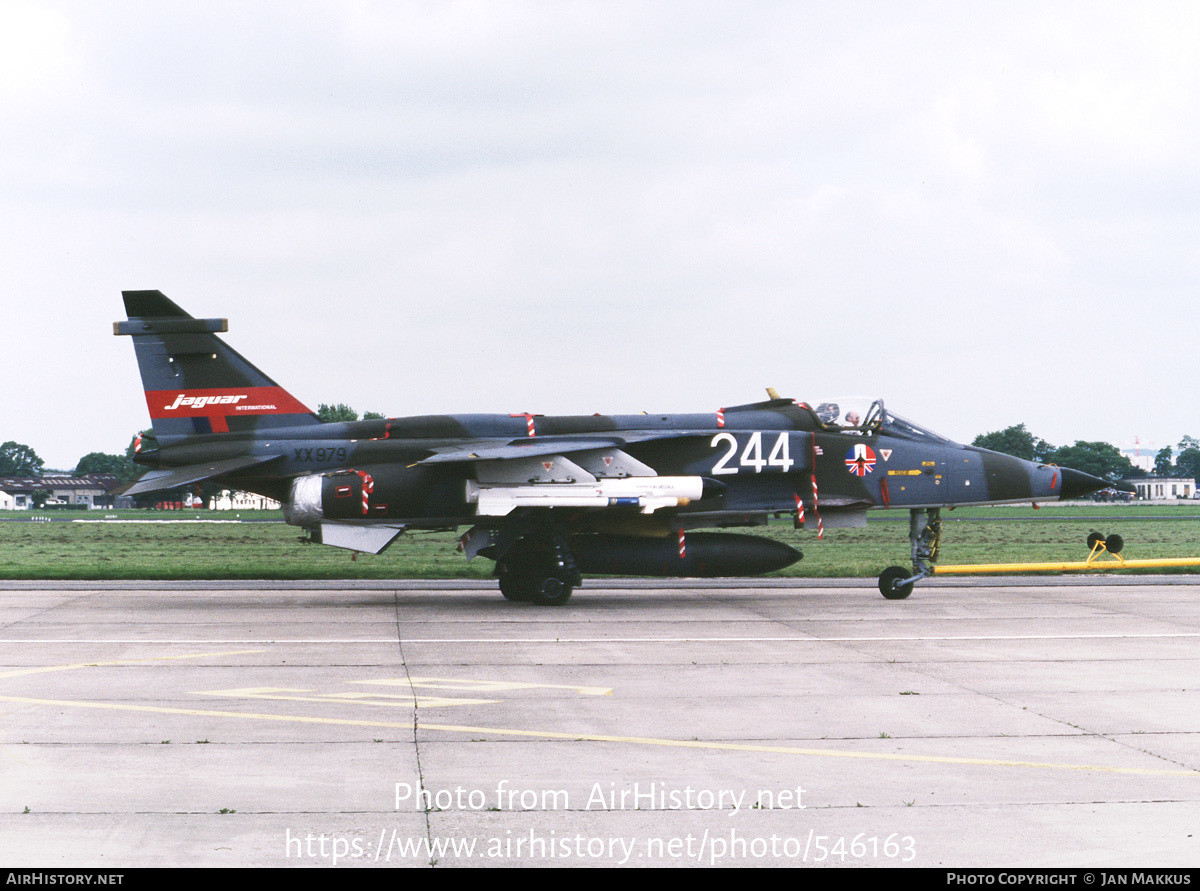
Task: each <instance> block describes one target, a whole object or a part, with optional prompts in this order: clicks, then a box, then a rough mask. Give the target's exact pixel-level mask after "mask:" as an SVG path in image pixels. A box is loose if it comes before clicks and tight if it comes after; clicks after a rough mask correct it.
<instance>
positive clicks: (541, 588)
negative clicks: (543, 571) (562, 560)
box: [529, 575, 574, 606]
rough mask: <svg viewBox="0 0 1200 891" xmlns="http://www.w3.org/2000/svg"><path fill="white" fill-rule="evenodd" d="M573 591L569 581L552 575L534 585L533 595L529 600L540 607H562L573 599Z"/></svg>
mask: <svg viewBox="0 0 1200 891" xmlns="http://www.w3.org/2000/svg"><path fill="white" fill-rule="evenodd" d="M573 590H574V588H573V587H572V586H571V584H570V583H569V582H568V581H566V580H565V579H561V578H559V577H558V576H556V575H552V576H550V577H548V578H544V579H541V580H540V582H538V583H536V584H535V585H534V587H533V595H532V596H531V597H530V598H529V599H530V600H531V601H533V602H534V603H536V604H537V605H538V606H562V605H563V604H564V603H566V602H567V601H568V600H570V599H571V592H572V591H573Z"/></svg>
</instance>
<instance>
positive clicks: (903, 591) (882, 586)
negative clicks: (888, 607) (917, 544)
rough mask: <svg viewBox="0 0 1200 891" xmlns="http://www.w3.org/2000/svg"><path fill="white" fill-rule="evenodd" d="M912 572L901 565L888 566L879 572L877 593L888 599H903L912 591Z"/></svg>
mask: <svg viewBox="0 0 1200 891" xmlns="http://www.w3.org/2000/svg"><path fill="white" fill-rule="evenodd" d="M911 579H912V573H911V572H909V571H908V570H907V569H905V568H904V567H903V566H889V567H888V568H887V569H885V570H884V571H883V572H881V573H880V574H879V593H880V594H882V595H883V596H884V597H886V598H887V599H888V600H903V599H904V598H906V597H907V596H908V595H909V594H911V593H912V590H913V585H914V584H916V582H914V581H912V580H911Z"/></svg>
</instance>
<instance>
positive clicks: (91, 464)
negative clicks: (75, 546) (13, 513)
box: [0, 402, 385, 483]
mask: <svg viewBox="0 0 1200 891" xmlns="http://www.w3.org/2000/svg"><path fill="white" fill-rule="evenodd" d="M384 417H385V416H384V415H381V414H379V413H378V412H373V411H369V412H365V413H364V414H363V416H362V420H364V421H370V420H372V419H376V420H379V419H382V418H384ZM317 418H318V420H320V421H321V423H323V424H329V423H332V422H334V421H357V420H359V417H358V412H356V411H355V410H354V409H353V408H351V407H350V406H348V405H346V404H345V403H343V402H339V403H338V404H337V405H326V404H325V403H323V402H322V403H321V404H320V405H319V406H318V407H317ZM139 438H141V439H142V440H143V441H144V442H146V443H148V444H149V447H153V442H154V431H153V430H142V431H141V432H140V433H136V434H134V435H133V436H132V437H130V439H129V445H128V446H126V447H125V454H123V455H113V454H108V453H105V452H88V454H86V455H84V456H83V457H82V458H80V459H79V462H78V463H77V464H76V465H75V470H74V473H75V474H76V475H77V476H84V475H86V474H89V473H111V474H112V475H113V476H115V477H116V478H117V480H118V481H120V482H122V483H131V482H133V481H134V480H135V479H137V478H138V477H139V476H141V475H142V474H143V473H144V472H145V470H146V468H145V467H144V466H143V465H141V464H138V463H137V462H136V461H134V460H133V456H134V454H135V453H136V448H137V441H138V439H139ZM144 447H145V446H144ZM45 469H46V462H45V461H43V460H42V459H41V458H40V457H38V454H37V452H35V451H34V450H33V449H32V448H30V447H29V446H27V445H23V444H22V443H19V442H13V441H11V440H10V441H9V442H6V443H4V444H3V445H0V477H37V476H41V475H42V474H43V473H44V472H45Z"/></svg>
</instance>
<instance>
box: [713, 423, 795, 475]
mask: <svg viewBox="0 0 1200 891" xmlns="http://www.w3.org/2000/svg"><path fill="white" fill-rule="evenodd" d="M762 439H763V435H762V431H761V430H760V431H755V432H754V433H751V434H750V439H749V440H748V441H747V442H746V447H745V448H744V449H742V454H741V455H740V456H739V457H738V466H736V467H734V466H733V465H732V464H731V463H730V462H731V461H733V457H734V455H737V450H738V441H737V438H736V437H735V436H734V435H733V434H732V433H718V434H717V435H716V436H714V437H713V438H712V442H711V443H709V445H711V446H712V447H713V448H714V449H715V448H717V447H718V446H720V445H722V444H724V445H726V446H728V451H726V452H725V454H724V455H722V456H721V458H720V460H719V461H717V463H716V464H714V465H713V469H712V472H713V473H714V474H727V473H739V472H740V471H741V469H742V468H743V467H753V468H754V472H755V473H762V472H763V470H764V468H767V467H778V468H779V470H780V472H781V473H787V472H788V471H789V470H791V469H792V465H793V464H795V463H796V462H795V461H793V460H792V457H791V455H790V454H789V453H788V435H787V432H786V431H785V432H783V433H780V434H779V438H778V439H776V440H775V445H774V447H773V448H772V449H771V454H770V455H768V456H767V457H766V458H765V459H764V458H763V441H762Z"/></svg>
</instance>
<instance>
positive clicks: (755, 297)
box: [0, 0, 1200, 468]
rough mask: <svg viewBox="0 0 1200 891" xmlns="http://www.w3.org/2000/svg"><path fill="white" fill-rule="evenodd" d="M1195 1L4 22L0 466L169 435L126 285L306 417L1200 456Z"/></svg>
mask: <svg viewBox="0 0 1200 891" xmlns="http://www.w3.org/2000/svg"><path fill="white" fill-rule="evenodd" d="M1198 47H1200V5H1198V4H1195V3H1192V2H1179V3H1137V4H1132V3H1113V4H1106V3H1100V2H1081V3H1053V2H1044V0H1042V2H1036V3H1019V2H1005V3H966V2H945V3H917V2H910V3H903V4H897V3H888V2H880V3H854V2H836V3H835V2H792V3H767V2H762V3H754V2H737V3H714V2H708V3H695V2H680V3H665V2H664V3H617V2H597V3H587V2H574V3H568V2H540V3H517V2H490V3H455V2H443V0H439V2H429V3H405V2H388V3H361V2H360V3H350V2H344V3H332V2H330V3H320V2H316V3H305V2H290V3H282V2H275V3H254V2H244V0H239V2H235V3H218V2H209V0H206V2H203V3H194V4H189V3H182V2H172V3H169V4H164V3H159V2H148V3H124V2H106V3H92V2H79V3H68V2H46V3H26V2H21V0H0V120H2V121H3V125H2V130H0V132H2V134H3V136H2V138H0V153H2V154H0V201H2V202H3V212H2V214H0V227H2V228H0V258H2V259H3V264H2V266H0V269H2V271H3V279H2V280H0V287H2V288H3V292H4V310H5V317H6V320H7V322H8V325H7V326H6V327H7V331H6V335H7V336H6V337H5V338H4V340H3V346H2V347H0V357H2V358H0V362H2V363H3V364H2V365H0V370H2V371H3V375H4V380H5V384H4V387H3V391H2V395H0V441H3V440H8V439H13V440H16V441H18V442H22V443H25V444H28V445H30V446H32V447H33V448H34V449H35V450H36V451H37V452H38V453H39V454H40V455H41V456H42V457H43V458H44V459H45V460H46V462H47V464H48V465H49V466H52V467H59V468H70V467H73V466H74V464H75V463H76V462H77V461H78V459H79V458H80V457H81V456H82V455H84V454H85V453H87V452H90V451H106V452H119V451H122V450H123V449H124V447H125V445H126V444H127V443H128V441H129V438H130V436H131V435H132V434H133V433H134V432H135V431H137V430H138V429H141V428H143V427H146V426H148V416H147V411H146V404H145V400H144V398H143V396H142V390H141V385H140V381H139V379H138V375H137V368H136V364H135V362H134V356H133V349H132V345H131V343H130V341H129V340H128V339H127V338H117V337H113V335H112V333H111V332H112V327H111V323H112V322H113V321H114V320H116V319H119V318H123V317H124V313H123V309H122V305H121V300H120V291H121V290H122V289H141V288H153V289H159V290H162V291H163V292H164V293H166V294H167V295H168V296H170V297H171V298H172V299H173V300H175V301H176V302H177V303H179V304H180V305H181V306H183V307H184V308H185V309H187V310H188V311H189V312H191V313H192V314H193V315H196V316H198V317H228V318H229V320H230V333H229V334H228V336H227V340H228V341H229V342H230V343H231V344H232V345H233V346H234V348H235V349H238V350H239V351H240V352H242V353H243V354H244V355H246V356H247V358H249V359H250V360H251V361H252V362H254V363H255V364H256V365H258V366H259V367H260V368H262V369H263V370H264V371H265V372H267V373H268V374H269V375H271V376H272V377H273V378H275V379H276V380H277V381H278V382H279V383H280V384H281V385H282V386H284V387H285V388H286V389H288V390H289V391H290V392H291V393H293V395H295V396H296V397H297V398H299V399H300V400H301V401H302V402H305V403H306V404H308V405H309V406H311V407H313V408H315V407H316V405H317V403H320V402H331V403H333V402H346V403H349V404H350V405H352V406H354V407H355V408H357V409H358V410H359V411H366V410H374V411H380V412H384V413H386V414H388V415H408V414H425V413H432V412H477V411H483V412H502V413H509V412H520V411H533V412H541V413H554V414H576V413H586V414H590V413H592V412H597V411H599V412H636V411H640V410H643V409H645V410H649V411H658V412H661V411H710V410H715V409H717V408H720V407H722V406H728V405H735V404H739V403H744V402H753V401H756V400H758V399H761V398H765V391H764V389H763V388H764V387H767V386H773V387H775V388H777V389H778V390H779V391H780V393H781V394H784V395H787V396H791V397H795V398H797V399H801V400H809V401H811V400H814V399H818V398H821V397H823V396H830V395H844V394H862V395H868V396H879V397H882V398H883V399H884V400H885V401H886V402H887V405H888V406H889V407H890V408H891V409H893V410H894V411H897V412H899V413H900V414H903V415H906V416H908V417H910V418H912V419H913V420H916V421H918V422H919V423H922V424H924V425H926V426H928V427H931V428H933V429H934V430H937V431H939V432H941V433H944V434H946V435H948V436H950V437H952V438H954V439H957V440H960V441H968V442H969V441H970V440H971V439H972V438H974V436H975V435H976V434H978V433H981V432H986V431H990V430H997V429H1001V428H1003V427H1006V426H1008V425H1010V424H1016V423H1021V422H1024V423H1025V424H1027V425H1028V427H1029V428H1030V429H1031V430H1032V431H1033V432H1034V433H1035V434H1037V435H1039V436H1042V437H1044V438H1045V439H1047V440H1049V441H1051V442H1052V443H1054V444H1056V445H1060V444H1063V443H1069V442H1073V441H1074V440H1076V439H1086V440H1095V439H1099V440H1108V441H1111V442H1114V443H1117V444H1126V443H1131V442H1132V441H1133V439H1134V437H1135V436H1138V437H1140V439H1141V441H1142V442H1149V443H1153V444H1155V445H1165V444H1170V443H1174V442H1176V441H1177V440H1178V439H1179V438H1180V436H1182V435H1183V434H1191V435H1193V436H1200V416H1198V414H1197V411H1196V408H1195V406H1196V399H1195V396H1194V395H1193V392H1192V390H1191V385H1190V382H1191V381H1192V380H1193V379H1194V376H1195V371H1194V369H1195V364H1196V355H1197V318H1198V313H1200V311H1198V310H1197V309H1196V307H1195V303H1194V299H1195V297H1196V294H1197V292H1198V288H1197V284H1198V283H1200V238H1198V236H1200V226H1198V214H1200V103H1198V102H1197V101H1196V96H1197V95H1200V52H1198V50H1197V48H1198Z"/></svg>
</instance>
